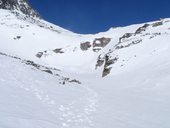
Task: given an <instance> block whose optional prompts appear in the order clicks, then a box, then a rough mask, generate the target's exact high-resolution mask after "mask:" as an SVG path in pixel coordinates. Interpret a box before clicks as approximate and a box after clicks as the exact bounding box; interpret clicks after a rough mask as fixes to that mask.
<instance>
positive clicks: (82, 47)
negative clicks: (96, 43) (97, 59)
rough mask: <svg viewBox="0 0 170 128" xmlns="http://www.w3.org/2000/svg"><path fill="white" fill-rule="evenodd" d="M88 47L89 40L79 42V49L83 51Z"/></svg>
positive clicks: (89, 45)
mask: <svg viewBox="0 0 170 128" xmlns="http://www.w3.org/2000/svg"><path fill="white" fill-rule="evenodd" d="M90 47H91V44H90V42H85V43H81V44H80V48H81V50H83V51H87V50H88V49H89V48H90Z"/></svg>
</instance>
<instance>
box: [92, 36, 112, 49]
mask: <svg viewBox="0 0 170 128" xmlns="http://www.w3.org/2000/svg"><path fill="white" fill-rule="evenodd" d="M110 41H111V38H105V37H102V38H96V39H95V40H94V41H93V51H94V52H98V51H100V50H101V49H102V48H104V47H106V46H107V45H108V44H109V43H110Z"/></svg>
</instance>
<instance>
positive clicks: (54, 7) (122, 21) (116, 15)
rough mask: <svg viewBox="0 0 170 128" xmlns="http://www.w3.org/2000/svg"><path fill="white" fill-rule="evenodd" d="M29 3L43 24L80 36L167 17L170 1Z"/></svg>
mask: <svg viewBox="0 0 170 128" xmlns="http://www.w3.org/2000/svg"><path fill="white" fill-rule="evenodd" d="M29 1H30V3H31V4H32V6H33V7H34V8H35V9H36V10H37V11H38V12H39V13H40V14H41V15H42V17H43V18H44V19H45V20H47V21H49V22H52V23H54V24H56V25H59V26H61V27H63V28H65V29H68V30H71V31H73V32H76V33H82V34H89V33H90V34H93V33H98V32H103V31H107V30H108V29H110V28H111V27H118V26H127V25H131V24H137V23H144V22H148V21H154V20H159V19H160V18H168V17H170V13H169V12H170V0H43V1H39V0H29Z"/></svg>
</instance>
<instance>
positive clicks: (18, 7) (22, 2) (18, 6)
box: [0, 0, 40, 18]
mask: <svg viewBox="0 0 170 128" xmlns="http://www.w3.org/2000/svg"><path fill="white" fill-rule="evenodd" d="M0 9H6V10H11V11H20V12H22V13H23V14H25V15H27V16H31V17H37V18H40V15H39V13H38V12H37V11H35V10H34V9H33V8H32V7H31V5H30V4H29V2H28V0H0Z"/></svg>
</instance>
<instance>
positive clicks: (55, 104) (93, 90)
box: [0, 6, 170, 128]
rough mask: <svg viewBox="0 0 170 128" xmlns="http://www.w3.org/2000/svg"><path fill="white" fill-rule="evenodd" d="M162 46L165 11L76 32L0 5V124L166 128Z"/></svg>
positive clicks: (166, 35) (166, 43) (165, 43)
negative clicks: (123, 24) (98, 30)
mask: <svg viewBox="0 0 170 128" xmlns="http://www.w3.org/2000/svg"><path fill="white" fill-rule="evenodd" d="M1 7H2V6H0V8H1ZM5 9H7V8H5ZM11 9H12V11H11ZM33 11H34V10H33ZM14 12H17V13H14ZM169 51H170V19H168V18H167V19H161V20H158V21H154V22H149V23H144V24H137V25H131V26H126V27H119V28H111V29H110V30H108V31H107V32H101V33H98V34H94V35H92V34H91V35H90V34H89V35H82V34H76V33H73V32H71V31H68V30H65V29H63V28H61V27H59V26H56V25H53V24H51V23H49V22H47V21H44V20H43V19H40V18H39V17H36V16H30V15H27V14H25V13H23V12H21V10H16V8H15V9H14V10H13V8H10V9H9V10H3V9H0V87H1V89H0V127H2V128H30V127H31V128H42V127H45V128H46V127H47V128H67V127H68V128H112V127H116V128H162V127H163V128H164V127H165V128H169V127H170V125H169V116H170V111H169V107H170V102H169V98H170V94H169V92H170V88H169V84H170V57H169ZM102 76H103V77H104V78H102Z"/></svg>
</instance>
